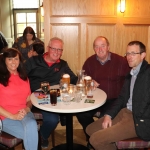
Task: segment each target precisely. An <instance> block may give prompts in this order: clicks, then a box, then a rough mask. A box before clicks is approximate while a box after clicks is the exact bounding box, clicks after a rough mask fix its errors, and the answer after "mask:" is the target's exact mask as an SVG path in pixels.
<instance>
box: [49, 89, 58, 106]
mask: <svg viewBox="0 0 150 150" xmlns="http://www.w3.org/2000/svg"><path fill="white" fill-rule="evenodd" d="M50 102H51V105H52V106H55V105H57V89H51V90H50Z"/></svg>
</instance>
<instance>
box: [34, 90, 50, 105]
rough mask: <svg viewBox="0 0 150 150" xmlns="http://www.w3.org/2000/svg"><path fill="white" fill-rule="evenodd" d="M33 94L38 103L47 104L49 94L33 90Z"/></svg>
mask: <svg viewBox="0 0 150 150" xmlns="http://www.w3.org/2000/svg"><path fill="white" fill-rule="evenodd" d="M34 95H35V97H36V100H37V102H38V104H39V105H44V104H49V103H50V95H49V94H46V95H45V94H44V93H43V91H35V92H34Z"/></svg>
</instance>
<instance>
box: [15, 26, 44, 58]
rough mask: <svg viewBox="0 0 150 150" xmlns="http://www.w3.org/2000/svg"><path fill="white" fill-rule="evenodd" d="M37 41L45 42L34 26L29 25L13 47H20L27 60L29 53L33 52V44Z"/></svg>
mask: <svg viewBox="0 0 150 150" xmlns="http://www.w3.org/2000/svg"><path fill="white" fill-rule="evenodd" d="M36 42H41V43H43V42H42V41H41V40H40V39H38V38H37V37H36V35H35V32H34V30H33V28H31V27H29V26H28V27H26V28H25V29H24V32H23V36H21V37H18V38H17V39H16V40H15V42H14V44H13V46H12V47H13V48H16V49H18V50H19V51H20V52H21V53H22V55H23V58H24V60H27V59H28V58H29V57H28V55H30V54H29V53H30V52H32V51H31V50H32V45H33V43H36ZM43 44H44V43H43Z"/></svg>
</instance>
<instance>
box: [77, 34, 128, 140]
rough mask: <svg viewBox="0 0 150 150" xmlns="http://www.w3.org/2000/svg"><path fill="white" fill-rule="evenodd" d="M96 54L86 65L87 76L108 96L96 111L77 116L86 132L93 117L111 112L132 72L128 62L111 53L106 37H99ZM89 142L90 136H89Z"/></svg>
mask: <svg viewBox="0 0 150 150" xmlns="http://www.w3.org/2000/svg"><path fill="white" fill-rule="evenodd" d="M93 49H94V51H95V54H94V55H92V56H91V57H89V58H88V59H87V60H86V61H85V63H84V65H83V70H85V74H87V75H88V76H91V77H92V79H93V80H95V85H96V86H98V88H100V89H102V90H104V91H105V92H106V94H107V100H106V103H105V104H104V105H103V106H101V107H100V108H98V109H96V110H91V111H87V112H83V113H78V114H77V115H76V116H77V118H78V121H79V122H80V123H81V125H82V127H83V130H84V132H85V129H86V127H87V126H88V125H89V124H90V123H92V122H93V121H94V119H93V116H94V114H95V113H96V112H97V111H100V114H101V116H103V115H104V114H105V111H106V110H109V109H110V108H111V106H112V104H113V103H114V102H115V100H116V99H117V97H118V94H119V92H120V90H121V87H122V85H123V82H124V79H125V76H126V74H127V73H128V72H129V71H130V68H129V65H128V63H127V60H126V59H125V58H124V57H122V56H119V55H117V54H115V53H112V52H110V51H109V50H110V46H109V41H108V39H107V38H106V37H103V36H98V37H97V38H96V39H95V40H94V43H93ZM87 140H88V136H87Z"/></svg>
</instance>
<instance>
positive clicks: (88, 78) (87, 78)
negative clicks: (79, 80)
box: [84, 76, 92, 80]
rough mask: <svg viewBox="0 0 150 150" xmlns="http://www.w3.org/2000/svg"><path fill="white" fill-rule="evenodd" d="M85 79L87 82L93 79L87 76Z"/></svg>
mask: <svg viewBox="0 0 150 150" xmlns="http://www.w3.org/2000/svg"><path fill="white" fill-rule="evenodd" d="M84 79H85V80H91V79H92V78H91V77H90V76H85V77H84Z"/></svg>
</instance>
